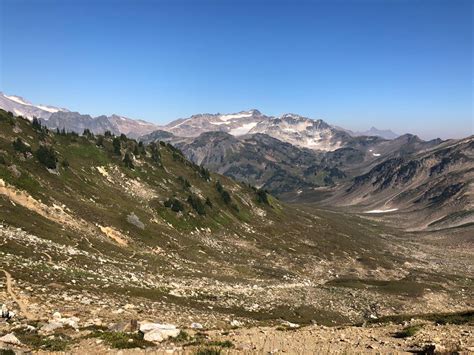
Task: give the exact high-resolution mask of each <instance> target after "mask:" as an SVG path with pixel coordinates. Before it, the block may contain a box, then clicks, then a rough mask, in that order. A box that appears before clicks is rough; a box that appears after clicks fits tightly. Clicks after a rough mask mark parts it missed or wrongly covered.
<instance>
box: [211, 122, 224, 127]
mask: <svg viewBox="0 0 474 355" xmlns="http://www.w3.org/2000/svg"><path fill="white" fill-rule="evenodd" d="M209 123H210V124H213V125H216V126H220V125H222V124H229V122H209Z"/></svg>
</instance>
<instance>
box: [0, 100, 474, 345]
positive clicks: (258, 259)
mask: <svg viewBox="0 0 474 355" xmlns="http://www.w3.org/2000/svg"><path fill="white" fill-rule="evenodd" d="M473 236H474V136H472V135H471V136H466V137H465V138H463V139H456V140H454V139H451V140H440V139H435V140H431V141H424V140H422V139H420V138H418V137H417V136H415V135H412V134H403V135H397V134H395V133H393V132H392V131H390V130H378V129H376V128H374V127H372V128H371V129H370V130H368V131H365V132H361V133H360V132H359V133H358V132H352V131H349V130H346V129H343V128H340V127H336V126H333V125H331V124H329V123H326V122H325V121H323V120H320V119H317V120H315V119H311V118H307V117H303V116H300V115H297V114H283V115H281V116H279V117H273V116H267V115H265V114H264V113H261V112H260V111H258V110H256V109H253V110H248V111H241V112H237V113H228V114H220V113H217V114H198V115H194V116H191V117H189V118H182V119H178V120H175V121H173V122H171V123H169V124H167V125H161V126H160V125H156V124H153V123H149V122H145V121H142V120H135V119H132V118H127V117H123V116H120V115H111V116H105V115H103V116H98V117H92V116H90V115H87V114H81V113H78V112H71V111H70V110H68V109H65V108H59V107H55V106H51V105H35V104H33V103H31V102H29V101H28V100H26V99H24V98H22V97H19V96H12V95H6V94H3V93H2V94H0V245H1V248H0V256H1V258H0V271H1V273H2V274H1V276H2V277H3V276H4V277H3V279H2V281H1V284H0V286H1V287H0V299H1V300H2V303H3V308H2V313H1V316H2V317H1V318H0V334H4V335H3V336H1V337H0V349H2V350H0V353H3V352H2V351H13V352H17V353H25V352H28V351H32V352H38V353H47V352H52V351H66V352H70V353H77V354H81V353H91V354H109V353H113V351H116V350H113V349H125V350H123V351H124V352H123V353H138V352H139V351H147V352H149V353H151V352H153V353H157V354H162V353H163V354H164V353H180V354H188V353H198V354H219V353H234V352H242V353H272V354H273V353H277V352H287V353H303V354H307V353H308V354H309V353H327V352H329V350H331V351H334V352H367V351H375V352H378V353H387V352H391V353H398V352H421V353H423V352H424V353H434V352H453V351H455V352H466V353H468V352H470V351H473V350H474V344H473V343H472V339H473V338H474V337H473V332H474V324H473V314H474V312H473V304H472V300H473V299H474V277H473V275H474V265H473V263H472V260H473V258H474V238H473ZM126 349H128V350H126ZM130 349H133V350H130ZM117 351H118V350H117ZM212 351H214V352H212ZM10 353H11V352H10Z"/></svg>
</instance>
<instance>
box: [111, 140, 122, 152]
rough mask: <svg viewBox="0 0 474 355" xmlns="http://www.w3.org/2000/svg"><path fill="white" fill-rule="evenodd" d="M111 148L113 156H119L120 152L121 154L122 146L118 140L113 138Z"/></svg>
mask: <svg viewBox="0 0 474 355" xmlns="http://www.w3.org/2000/svg"><path fill="white" fill-rule="evenodd" d="M112 146H113V147H114V154H115V155H121V154H122V152H121V150H120V149H121V148H122V144H121V143H120V139H119V138H117V137H115V138H114V140H113V141H112Z"/></svg>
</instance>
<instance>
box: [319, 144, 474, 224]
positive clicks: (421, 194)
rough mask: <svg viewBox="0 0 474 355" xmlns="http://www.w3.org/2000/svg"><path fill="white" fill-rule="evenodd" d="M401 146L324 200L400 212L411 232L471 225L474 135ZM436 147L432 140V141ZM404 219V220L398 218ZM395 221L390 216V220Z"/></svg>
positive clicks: (472, 215)
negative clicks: (459, 138) (421, 147)
mask: <svg viewBox="0 0 474 355" xmlns="http://www.w3.org/2000/svg"><path fill="white" fill-rule="evenodd" d="M411 143H413V144H414V145H415V147H414V146H413V145H410V144H405V145H404V146H403V147H402V148H401V149H400V150H399V151H397V153H396V154H394V153H391V154H389V155H388V156H387V157H386V158H385V159H384V160H382V161H381V162H378V163H377V164H376V165H374V166H372V167H371V168H370V169H369V170H368V171H367V172H366V173H364V174H361V175H359V176H356V177H355V178H354V179H353V180H352V181H351V182H350V183H348V184H347V185H346V186H345V187H344V188H340V189H339V191H337V192H335V194H334V196H332V197H331V198H330V199H329V200H328V201H329V202H328V203H330V204H333V205H346V206H347V205H351V206H358V208H359V210H360V209H364V210H365V211H369V212H371V211H375V212H373V213H377V212H379V213H383V212H384V211H388V212H395V211H398V212H397V213H396V214H399V213H401V214H400V218H404V219H405V222H406V223H405V224H406V225H408V226H410V227H412V228H425V229H428V230H431V229H437V228H450V227H457V226H462V225H469V224H472V223H473V222H474V214H473V211H474V196H473V191H474V190H473V188H474V137H472V136H471V137H468V138H465V139H461V140H454V141H446V142H443V143H441V144H433V145H434V146H432V147H429V145H430V144H429V142H428V143H425V149H420V147H419V142H417V141H416V140H415V141H414V140H413V139H411ZM434 143H437V142H434ZM403 216H405V217H403ZM394 218H395V217H394Z"/></svg>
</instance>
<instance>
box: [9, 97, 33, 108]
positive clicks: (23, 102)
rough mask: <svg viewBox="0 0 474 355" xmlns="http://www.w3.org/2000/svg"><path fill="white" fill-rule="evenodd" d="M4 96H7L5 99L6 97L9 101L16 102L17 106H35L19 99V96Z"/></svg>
mask: <svg viewBox="0 0 474 355" xmlns="http://www.w3.org/2000/svg"><path fill="white" fill-rule="evenodd" d="M3 96H5V97H6V98H7V99H9V100H12V101H15V102H16V103H17V104H21V105H26V106H33V105H32V104H30V103H29V102H26V101H23V100H22V98H21V97H18V96H8V95H3Z"/></svg>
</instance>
